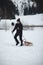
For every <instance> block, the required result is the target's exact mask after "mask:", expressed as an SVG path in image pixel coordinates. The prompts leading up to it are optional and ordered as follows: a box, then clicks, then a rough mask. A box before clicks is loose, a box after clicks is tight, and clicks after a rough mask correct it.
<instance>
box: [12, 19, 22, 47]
mask: <svg viewBox="0 0 43 65" xmlns="http://www.w3.org/2000/svg"><path fill="white" fill-rule="evenodd" d="M15 30H16V34H15V36H14V38H15V41H16V45H18V44H19V41H18V39H17V36H19V38H20V41H21V45H20V46H22V45H23V41H22V31H23V25H22V23H21V21H20V18H19V19H17V23H16V25H15V27H14V29H13V31H12V33H13V32H14V31H15Z"/></svg>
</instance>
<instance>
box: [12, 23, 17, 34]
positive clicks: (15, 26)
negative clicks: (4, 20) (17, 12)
mask: <svg viewBox="0 0 43 65" xmlns="http://www.w3.org/2000/svg"><path fill="white" fill-rule="evenodd" d="M16 28H17V24H16V25H15V27H14V29H13V31H12V33H13V32H14V31H15V30H16Z"/></svg>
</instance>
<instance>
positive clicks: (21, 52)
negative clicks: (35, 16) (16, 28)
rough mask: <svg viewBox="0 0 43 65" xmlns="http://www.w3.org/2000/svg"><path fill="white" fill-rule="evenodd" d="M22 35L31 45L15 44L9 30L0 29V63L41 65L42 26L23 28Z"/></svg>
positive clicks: (7, 64) (42, 59)
mask: <svg viewBox="0 0 43 65" xmlns="http://www.w3.org/2000/svg"><path fill="white" fill-rule="evenodd" d="M14 34H15V33H14ZM23 36H24V37H25V38H26V40H27V41H31V42H32V43H33V46H28V47H27V46H22V47H19V46H15V44H16V43H15V40H14V38H13V35H12V33H11V31H10V30H8V31H5V30H0V65H43V28H34V29H33V30H24V31H23Z"/></svg>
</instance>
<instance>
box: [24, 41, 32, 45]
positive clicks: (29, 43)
mask: <svg viewBox="0 0 43 65" xmlns="http://www.w3.org/2000/svg"><path fill="white" fill-rule="evenodd" d="M23 45H24V46H32V45H33V44H32V42H27V41H23Z"/></svg>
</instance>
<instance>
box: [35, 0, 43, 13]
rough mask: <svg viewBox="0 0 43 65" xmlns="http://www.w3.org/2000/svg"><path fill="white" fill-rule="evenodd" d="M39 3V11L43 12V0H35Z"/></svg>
mask: <svg viewBox="0 0 43 65" xmlns="http://www.w3.org/2000/svg"><path fill="white" fill-rule="evenodd" d="M35 1H36V2H37V4H38V13H43V0H35Z"/></svg>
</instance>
